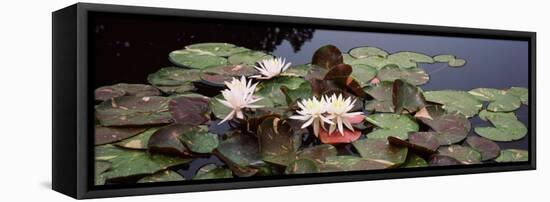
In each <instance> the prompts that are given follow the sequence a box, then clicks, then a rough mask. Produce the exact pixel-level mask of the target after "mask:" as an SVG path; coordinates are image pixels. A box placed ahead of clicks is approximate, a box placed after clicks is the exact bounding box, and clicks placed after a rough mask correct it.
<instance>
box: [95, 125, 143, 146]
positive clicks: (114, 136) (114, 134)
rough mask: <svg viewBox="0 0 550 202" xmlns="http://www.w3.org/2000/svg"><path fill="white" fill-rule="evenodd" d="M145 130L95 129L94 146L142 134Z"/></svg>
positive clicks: (97, 127)
mask: <svg viewBox="0 0 550 202" xmlns="http://www.w3.org/2000/svg"><path fill="white" fill-rule="evenodd" d="M145 129H146V128H119V127H102V126H96V127H95V145H102V144H107V143H113V142H117V141H120V140H123V139H126V138H129V137H132V136H135V135H137V134H139V133H141V132H143V131H144V130H145Z"/></svg>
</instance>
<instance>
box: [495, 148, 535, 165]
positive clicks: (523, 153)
mask: <svg viewBox="0 0 550 202" xmlns="http://www.w3.org/2000/svg"><path fill="white" fill-rule="evenodd" d="M495 161H496V162H499V163H505V162H523V161H529V152H528V151H527V150H522V149H503V150H501V151H500V155H499V156H498V157H497V158H496V159H495Z"/></svg>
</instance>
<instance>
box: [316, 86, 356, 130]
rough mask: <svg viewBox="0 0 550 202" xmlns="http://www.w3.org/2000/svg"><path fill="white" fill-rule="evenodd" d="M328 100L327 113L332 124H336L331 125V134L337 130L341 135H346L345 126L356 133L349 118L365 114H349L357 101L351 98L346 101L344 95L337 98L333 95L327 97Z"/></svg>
mask: <svg viewBox="0 0 550 202" xmlns="http://www.w3.org/2000/svg"><path fill="white" fill-rule="evenodd" d="M325 99H326V100H327V103H328V105H327V113H328V114H329V115H328V116H327V118H329V119H330V120H331V121H332V122H334V123H336V124H331V125H330V128H329V134H332V133H333V132H334V130H336V128H338V131H339V132H340V134H341V135H344V126H346V128H348V129H349V130H351V131H354V129H353V126H352V125H351V123H350V122H349V120H348V118H351V117H355V116H359V115H362V114H363V112H349V110H351V109H352V108H353V105H354V104H355V102H356V101H357V99H354V100H351V98H350V97H348V98H346V99H344V98H343V97H342V94H340V95H338V96H336V95H334V94H333V95H332V96H331V97H330V98H329V97H326V98H325Z"/></svg>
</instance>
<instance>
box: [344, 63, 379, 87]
mask: <svg viewBox="0 0 550 202" xmlns="http://www.w3.org/2000/svg"><path fill="white" fill-rule="evenodd" d="M351 67H352V69H353V72H352V73H351V76H352V77H353V78H354V79H355V80H357V82H359V85H360V86H361V87H365V86H367V85H369V84H370V80H372V79H373V78H374V77H375V76H376V74H377V73H378V70H377V69H376V68H374V67H371V66H368V65H364V64H356V65H351Z"/></svg>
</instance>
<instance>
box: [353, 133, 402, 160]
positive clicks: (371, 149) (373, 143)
mask: <svg viewBox="0 0 550 202" xmlns="http://www.w3.org/2000/svg"><path fill="white" fill-rule="evenodd" d="M353 147H355V149H356V150H357V151H358V152H359V154H360V155H361V157H363V158H364V159H368V160H375V161H379V162H382V163H385V164H392V165H400V164H402V163H403V162H405V160H406V159H407V148H406V147H405V148H403V147H395V146H392V145H390V143H389V142H388V140H386V139H362V140H358V141H355V142H353Z"/></svg>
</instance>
